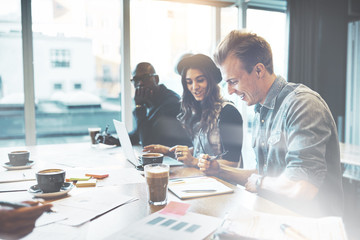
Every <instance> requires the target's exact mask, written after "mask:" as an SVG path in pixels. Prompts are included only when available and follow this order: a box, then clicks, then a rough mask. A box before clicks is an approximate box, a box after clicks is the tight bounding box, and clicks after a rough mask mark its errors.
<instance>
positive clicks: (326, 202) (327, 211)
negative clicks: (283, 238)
mask: <svg viewBox="0 0 360 240" xmlns="http://www.w3.org/2000/svg"><path fill="white" fill-rule="evenodd" d="M215 61H216V62H217V64H218V65H219V66H220V68H221V70H222V72H223V79H224V80H225V81H226V82H227V85H228V92H229V94H233V93H235V94H237V95H238V96H239V97H240V98H241V99H242V100H243V101H245V102H246V103H247V104H248V105H249V106H251V105H255V119H254V128H253V136H252V137H253V138H252V139H253V141H252V143H253V148H254V151H255V155H256V161H257V167H256V169H253V170H245V169H239V168H231V167H228V166H224V165H221V164H219V163H217V162H216V161H207V160H206V159H207V158H208V156H206V155H205V156H203V158H202V159H200V161H199V164H198V166H199V167H200V169H201V170H203V171H205V172H206V173H207V174H213V175H217V176H219V177H222V178H224V179H226V180H228V181H231V182H236V183H240V184H242V185H244V186H245V188H246V189H247V190H248V191H250V192H258V193H260V194H261V195H265V196H267V197H269V198H271V199H272V200H275V201H277V202H280V203H282V204H285V205H286V206H288V207H290V208H292V209H293V210H296V211H298V212H300V213H302V214H304V215H308V216H329V215H336V216H341V215H342V210H343V190H342V182H341V178H342V175H341V165H340V150H339V141H338V135H337V130H336V125H335V121H334V119H333V117H332V114H331V112H330V109H329V107H328V106H327V104H326V103H325V101H324V100H323V99H322V98H321V96H320V95H319V94H318V93H316V92H314V91H312V90H311V89H310V88H308V87H306V86H304V85H302V84H295V83H289V82H286V81H285V80H284V79H283V78H282V77H280V76H276V75H275V73H274V72H273V61H272V52H271V48H270V45H269V44H268V43H267V42H266V41H265V40H264V39H263V38H261V37H259V36H257V35H256V34H252V33H245V32H241V31H232V32H231V33H230V34H229V35H228V36H226V37H225V39H224V40H223V41H222V42H221V43H220V45H219V46H218V48H217V51H216V53H215Z"/></svg>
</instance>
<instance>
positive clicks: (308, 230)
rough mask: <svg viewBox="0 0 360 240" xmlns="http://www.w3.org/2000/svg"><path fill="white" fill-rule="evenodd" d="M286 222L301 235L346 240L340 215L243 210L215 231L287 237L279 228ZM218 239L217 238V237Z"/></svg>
mask: <svg viewBox="0 0 360 240" xmlns="http://www.w3.org/2000/svg"><path fill="white" fill-rule="evenodd" d="M282 224H286V225H288V226H290V227H291V228H292V229H294V230H295V231H296V232H297V233H299V234H300V235H302V236H303V239H309V240H312V239H337V240H346V239H347V236H346V232H345V227H344V224H343V221H342V219H341V218H340V217H324V218H306V217H293V216H282V215H273V214H266V213H257V212H252V213H245V214H243V215H241V216H236V220H230V221H226V224H224V227H223V228H221V229H219V230H218V232H219V233H221V232H227V233H229V235H232V234H230V233H235V234H237V235H240V236H243V237H252V238H256V239H268V240H271V239H273V240H287V239H292V238H291V236H289V235H288V234H286V233H284V232H283V231H282V230H281V227H280V226H281V225H282ZM220 239H221V238H220Z"/></svg>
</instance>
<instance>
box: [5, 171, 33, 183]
mask: <svg viewBox="0 0 360 240" xmlns="http://www.w3.org/2000/svg"><path fill="white" fill-rule="evenodd" d="M32 180H36V178H35V171H34V170H18V171H5V172H1V174H0V183H10V182H23V181H32Z"/></svg>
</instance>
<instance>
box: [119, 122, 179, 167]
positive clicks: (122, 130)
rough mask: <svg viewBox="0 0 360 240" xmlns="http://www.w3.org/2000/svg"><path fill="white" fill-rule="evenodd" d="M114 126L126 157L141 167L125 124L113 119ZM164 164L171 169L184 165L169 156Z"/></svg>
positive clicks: (165, 157) (165, 158)
mask: <svg viewBox="0 0 360 240" xmlns="http://www.w3.org/2000/svg"><path fill="white" fill-rule="evenodd" d="M113 122H114V126H115V129H116V133H117V135H118V138H119V141H120V144H121V148H122V149H123V151H124V154H125V157H126V158H127V160H128V161H129V162H131V163H132V164H134V165H135V166H136V167H139V166H140V165H141V164H140V162H139V160H138V158H137V156H136V154H135V151H134V149H133V146H132V144H131V141H130V137H129V133H128V131H127V130H126V126H125V123H124V122H120V121H118V120H116V119H113ZM163 163H165V164H168V165H170V166H171V167H176V166H183V165H184V163H182V162H179V161H177V160H176V159H173V158H171V157H169V156H164V160H163Z"/></svg>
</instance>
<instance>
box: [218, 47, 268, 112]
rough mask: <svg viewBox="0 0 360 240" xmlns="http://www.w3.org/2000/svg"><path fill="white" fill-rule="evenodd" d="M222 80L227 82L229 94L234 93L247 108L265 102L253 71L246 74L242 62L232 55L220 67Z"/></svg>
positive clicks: (260, 86) (258, 81) (257, 78)
mask: <svg viewBox="0 0 360 240" xmlns="http://www.w3.org/2000/svg"><path fill="white" fill-rule="evenodd" d="M220 69H221V72H222V75H223V79H225V81H226V82H227V85H228V92H229V94H230V95H231V94H233V93H235V94H236V95H238V96H239V97H240V98H241V100H243V101H245V102H246V103H247V105H248V106H251V105H254V104H257V103H259V102H260V103H263V101H264V100H265V97H266V94H265V96H263V95H264V94H262V92H263V91H262V88H263V87H262V84H261V81H260V80H259V77H258V75H257V74H256V71H255V70H254V69H255V67H254V69H253V70H252V71H251V73H248V72H247V71H246V70H245V68H244V65H243V63H242V61H241V60H240V59H238V58H237V57H236V56H234V55H233V54H230V55H229V56H227V58H226V59H225V61H224V63H223V64H222V65H221V67H220Z"/></svg>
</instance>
